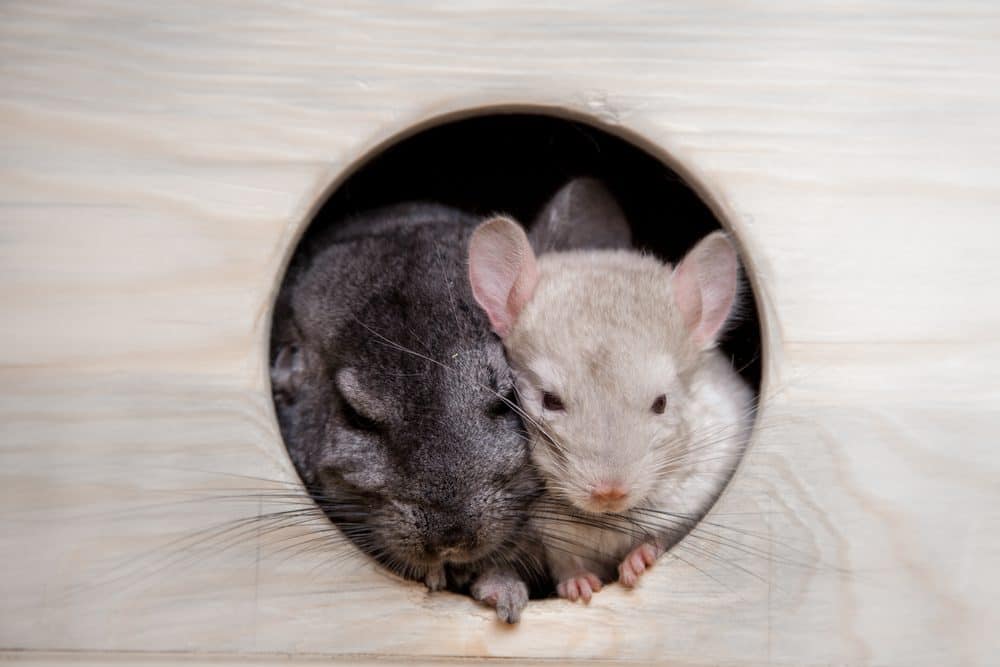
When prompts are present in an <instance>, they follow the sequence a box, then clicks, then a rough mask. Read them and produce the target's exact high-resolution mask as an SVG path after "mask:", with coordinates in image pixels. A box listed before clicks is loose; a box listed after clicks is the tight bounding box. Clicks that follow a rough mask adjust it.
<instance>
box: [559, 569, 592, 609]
mask: <svg viewBox="0 0 1000 667" xmlns="http://www.w3.org/2000/svg"><path fill="white" fill-rule="evenodd" d="M601 586H602V584H601V578H600V577H598V576H597V575H596V574H594V573H593V572H580V573H579V574H576V575H574V576H572V577H568V578H566V579H562V580H560V581H559V583H558V584H557V585H556V592H557V593H558V594H559V597H561V598H566V599H567V600H569V601H570V602H576V601H577V600H583V601H584V602H590V598H592V597H593V596H594V593H596V592H598V591H599V590H601Z"/></svg>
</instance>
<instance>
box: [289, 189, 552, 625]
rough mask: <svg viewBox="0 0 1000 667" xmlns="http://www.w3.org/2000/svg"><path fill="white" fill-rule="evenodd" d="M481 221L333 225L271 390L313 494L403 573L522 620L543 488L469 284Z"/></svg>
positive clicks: (421, 208)
mask: <svg viewBox="0 0 1000 667" xmlns="http://www.w3.org/2000/svg"><path fill="white" fill-rule="evenodd" d="M479 221H480V220H479V219H477V218H475V217H472V216H469V215H466V214H464V213H462V212H460V211H456V210H454V209H451V208H448V207H444V206H438V205H430V204H406V205H398V206H393V207H389V208H384V209H378V210H375V211H371V212H368V213H365V214H361V215H358V216H356V217H354V218H352V219H349V220H346V221H343V222H342V223H341V224H339V225H337V226H335V227H333V228H332V229H331V231H330V232H329V233H328V234H327V236H326V237H325V238H324V239H323V243H321V244H319V248H318V249H317V250H315V251H313V252H312V253H309V252H300V253H298V255H297V256H296V258H295V261H294V262H293V264H292V267H291V268H290V269H289V275H288V276H287V277H286V280H285V283H284V285H283V287H282V289H281V293H280V294H279V298H278V302H277V305H276V310H275V320H274V327H273V330H272V341H271V348H272V349H271V379H272V389H273V392H274V397H275V403H276V406H277V412H278V417H279V422H280V426H281V431H282V435H283V437H284V439H285V442H286V443H287V446H288V450H289V452H290V454H291V457H292V460H293V461H294V463H295V466H296V468H297V470H298V472H299V475H300V476H301V477H302V480H303V481H304V483H305V485H306V488H307V490H308V491H309V493H310V494H311V495H312V497H313V498H314V499H315V501H316V502H317V504H318V505H319V506H320V507H321V508H322V509H323V511H324V512H325V513H326V515H327V516H328V517H329V518H330V519H331V520H332V521H333V523H334V524H336V525H337V526H338V527H339V528H340V530H341V532H343V533H344V535H346V536H347V537H348V538H349V539H351V540H352V541H353V542H354V544H355V545H357V546H358V547H359V548H360V549H361V550H362V551H364V552H365V553H367V554H368V555H369V556H371V557H372V558H374V559H375V560H377V561H378V562H379V563H380V564H381V565H383V566H385V567H386V568H388V569H390V570H392V571H393V572H395V573H397V574H399V575H401V576H404V577H407V578H410V579H415V580H419V581H423V582H425V583H426V585H427V586H428V588H430V589H431V590H437V589H440V588H442V587H445V586H448V587H449V588H451V589H453V590H465V586H466V585H467V584H468V583H469V582H471V586H469V587H468V591H469V592H470V593H471V595H472V596H473V597H475V598H476V599H478V600H480V601H483V602H484V603H486V604H489V605H491V606H493V607H495V608H496V610H497V613H498V615H499V617H500V618H501V619H502V620H504V621H507V622H508V623H514V622H516V621H517V620H518V618H519V616H520V613H521V610H522V609H523V607H524V606H525V604H526V603H527V600H528V595H529V588H533V589H535V590H539V589H540V588H542V589H543V588H544V587H545V586H546V585H547V584H546V583H545V579H544V577H545V576H546V575H545V574H544V566H543V565H542V563H541V562H540V560H539V556H538V554H539V553H540V552H539V551H538V549H539V545H538V544H537V542H533V541H532V539H531V537H530V533H529V532H528V530H527V516H528V510H529V506H530V505H531V503H532V501H533V499H534V498H535V497H536V496H537V495H538V494H539V493H540V490H541V486H540V483H539V481H538V479H537V477H536V474H535V473H534V471H533V469H532V468H531V467H530V465H529V454H528V440H527V438H526V437H525V432H524V430H523V425H522V423H521V421H520V419H519V418H518V415H517V408H516V404H515V403H513V401H514V395H513V378H512V376H511V372H510V369H509V368H508V366H507V362H506V360H505V358H504V352H503V348H502V346H501V343H500V340H499V339H498V338H497V337H496V336H495V335H494V334H493V333H492V332H491V331H490V327H489V322H488V321H487V320H486V317H485V316H484V315H483V314H482V311H481V310H480V309H479V308H478V307H476V305H475V302H474V301H473V299H472V293H471V291H470V287H469V285H468V281H467V279H466V269H465V256H466V247H467V244H468V239H469V235H470V234H471V232H472V230H473V229H474V228H475V226H476V224H477V223H478V222H479Z"/></svg>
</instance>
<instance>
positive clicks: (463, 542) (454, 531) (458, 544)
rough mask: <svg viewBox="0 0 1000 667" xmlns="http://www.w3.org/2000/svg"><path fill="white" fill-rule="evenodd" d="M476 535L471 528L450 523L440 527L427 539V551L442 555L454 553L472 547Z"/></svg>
mask: <svg viewBox="0 0 1000 667" xmlns="http://www.w3.org/2000/svg"><path fill="white" fill-rule="evenodd" d="M475 541H476V533H475V530H474V528H473V527H472V526H468V525H464V524H460V523H451V524H448V525H446V526H442V527H441V528H440V529H438V530H436V531H435V532H434V533H433V534H431V535H429V536H428V538H427V549H428V551H433V552H435V553H439V554H442V555H448V554H449V553H456V552H459V551H462V550H463V549H468V548H470V547H472V546H474V544H475Z"/></svg>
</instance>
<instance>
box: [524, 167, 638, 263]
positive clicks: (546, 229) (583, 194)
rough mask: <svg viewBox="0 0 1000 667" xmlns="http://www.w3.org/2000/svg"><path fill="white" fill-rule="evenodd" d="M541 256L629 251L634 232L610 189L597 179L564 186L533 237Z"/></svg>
mask: <svg viewBox="0 0 1000 667" xmlns="http://www.w3.org/2000/svg"><path fill="white" fill-rule="evenodd" d="M529 239H530V240H531V245H532V247H533V248H534V249H535V251H536V252H538V253H543V252H551V251H562V250H577V249H595V250H597V249H604V250H612V249H617V248H629V247H631V245H632V232H631V230H630V229H629V226H628V222H627V221H626V220H625V214H624V213H623V212H622V210H621V208H620V207H619V206H618V202H616V201H615V198H614V197H613V196H612V195H611V193H610V192H608V189H607V188H606V187H604V185H602V184H601V182H600V181H598V180H596V179H594V178H574V179H573V180H571V181H570V182H568V183H567V184H566V185H564V186H562V187H561V188H560V189H559V191H558V192H556V194H555V195H554V196H553V197H552V199H550V200H549V203H548V204H546V205H545V207H544V208H543V209H542V212H541V213H539V214H538V217H536V218H535V221H534V224H532V226H531V232H530V234H529Z"/></svg>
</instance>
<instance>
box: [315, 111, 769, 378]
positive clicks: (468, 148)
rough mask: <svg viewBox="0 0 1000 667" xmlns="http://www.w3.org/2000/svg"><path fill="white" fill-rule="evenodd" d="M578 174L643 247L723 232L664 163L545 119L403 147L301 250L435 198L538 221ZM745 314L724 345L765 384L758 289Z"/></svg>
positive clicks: (442, 133) (659, 249)
mask: <svg viewBox="0 0 1000 667" xmlns="http://www.w3.org/2000/svg"><path fill="white" fill-rule="evenodd" d="M574 176H595V177H597V178H599V179H601V180H602V181H603V182H604V183H605V184H606V185H607V186H608V187H609V189H610V190H611V191H612V193H614V195H615V197H616V198H617V200H618V202H619V204H621V206H622V209H623V210H624V211H625V214H626V215H627V216H628V219H629V221H630V223H631V225H632V232H633V238H634V240H635V244H636V246H637V247H638V248H640V249H643V250H647V251H650V252H652V253H654V254H656V255H657V256H659V257H661V258H662V259H665V260H668V261H671V262H676V261H677V260H678V259H679V258H680V257H681V256H683V255H684V253H685V251H686V250H688V249H689V248H690V247H691V246H693V245H694V244H695V243H696V242H697V241H698V240H699V239H700V238H702V237H703V236H705V235H706V234H708V233H709V232H711V231H712V230H714V229H718V228H719V227H721V225H720V224H719V221H718V220H717V219H716V218H715V216H714V215H713V214H712V212H711V210H709V208H708V207H707V206H706V205H705V204H704V203H703V202H702V201H701V199H699V197H698V195H697V194H695V192H694V191H693V190H691V188H689V187H688V186H687V185H686V184H685V183H684V181H683V180H682V179H681V178H680V177H679V176H678V175H677V173H676V172H674V171H673V170H671V169H669V168H668V167H666V166H665V165H664V164H663V163H662V162H660V161H659V160H658V159H657V158H655V157H653V156H652V155H650V154H649V153H647V152H645V151H644V150H642V149H640V148H638V147H636V146H634V145H633V144H630V143H628V142H627V141H624V140H623V139H620V138H618V137H616V136H614V135H612V134H609V133H608V132H605V131H603V130H600V129H598V128H596V127H593V126H591V125H588V124H584V123H581V122H574V121H570V120H566V119H562V118H555V117H551V116H544V115H537V114H494V115H488V116H479V117H475V118H470V119H466V120H460V121H455V122H451V123H447V124H444V125H440V126H437V127H433V128H431V129H428V130H425V131H423V132H420V133H418V134H416V135H414V136H412V137H409V138H407V139H404V140H402V141H399V142H398V143H395V144H393V145H392V146H390V147H388V148H386V149H385V150H384V151H382V152H381V153H379V154H378V155H376V156H374V157H373V158H372V159H370V160H369V161H368V162H366V163H365V164H364V165H362V166H361V167H360V168H359V169H358V170H357V171H356V172H355V173H354V174H353V175H351V176H350V177H349V178H348V179H347V180H346V181H345V182H344V183H343V184H342V185H341V186H340V187H339V188H337V189H336V191H335V192H333V193H332V195H331V196H330V198H329V200H328V201H327V202H326V203H325V204H324V205H323V207H322V208H321V209H320V211H319V212H318V214H317V216H316V219H315V221H314V222H313V224H312V225H311V227H310V228H309V230H308V232H307V233H306V235H305V237H304V238H303V241H302V244H303V245H302V246H301V247H300V249H303V250H305V251H306V252H309V249H310V247H311V246H313V245H314V244H315V243H317V242H318V239H319V238H320V237H321V236H322V235H323V231H324V230H325V229H327V228H328V226H329V225H330V224H333V223H335V222H336V221H338V220H341V219H343V218H344V217H345V216H348V215H350V214H353V213H357V212H360V211H364V210H367V209H370V208H376V207H379V206H384V205H388V204H394V203H398V202H403V201H413V200H421V201H433V202H439V203H442V204H448V205H451V206H455V207H457V208H461V209H464V210H467V211H470V212H473V213H478V214H481V215H484V216H485V215H489V214H491V213H497V212H503V213H507V214H510V215H512V216H514V217H515V218H517V219H518V220H521V221H529V220H531V219H532V218H533V217H534V215H535V214H536V213H537V212H538V211H539V209H540V208H541V206H542V205H543V203H544V202H545V201H546V200H547V199H548V198H549V197H550V196H551V195H552V194H553V193H554V192H555V191H556V190H557V189H558V188H559V187H560V186H561V185H563V184H564V183H565V182H566V181H567V180H569V179H570V178H573V177H574ZM745 294H746V296H745V298H744V302H743V304H742V309H741V312H742V317H741V318H740V320H739V321H738V323H736V324H735V326H733V328H732V329H731V330H730V331H729V333H728V334H727V336H726V338H725V339H724V340H723V342H722V347H723V349H724V350H725V351H726V352H727V353H728V354H730V355H731V357H732V359H733V364H734V366H735V367H736V368H737V369H740V372H741V373H742V374H743V376H744V377H745V378H746V379H747V380H748V381H749V382H750V383H751V385H752V386H753V387H755V388H757V387H759V385H760V372H761V365H760V334H759V331H760V330H759V327H758V320H757V309H756V304H755V303H754V299H753V297H752V295H751V294H750V292H749V290H747V291H746V293H745Z"/></svg>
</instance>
